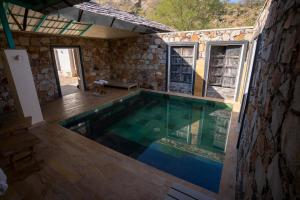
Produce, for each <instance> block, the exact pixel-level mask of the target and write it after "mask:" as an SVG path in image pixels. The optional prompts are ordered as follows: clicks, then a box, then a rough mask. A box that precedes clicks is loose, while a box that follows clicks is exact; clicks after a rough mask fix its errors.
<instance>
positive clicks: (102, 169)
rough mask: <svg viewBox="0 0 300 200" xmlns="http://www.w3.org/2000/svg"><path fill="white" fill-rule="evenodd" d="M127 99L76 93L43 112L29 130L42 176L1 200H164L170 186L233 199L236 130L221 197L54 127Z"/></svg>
mask: <svg viewBox="0 0 300 200" xmlns="http://www.w3.org/2000/svg"><path fill="white" fill-rule="evenodd" d="M128 93H129V92H128V91H127V90H119V89H109V90H108V91H107V94H105V95H103V96H100V97H99V96H94V95H93V94H92V93H75V94H71V95H67V96H64V97H63V98H62V99H59V100H57V101H55V102H52V103H50V104H48V105H47V106H45V107H44V108H43V114H44V118H45V121H46V122H45V123H44V124H41V125H39V126H35V127H34V128H32V129H31V130H30V131H31V132H32V133H33V134H35V135H36V136H37V137H38V138H39V139H40V140H41V141H42V142H41V144H40V145H39V146H38V148H37V149H38V152H37V157H38V158H40V159H42V160H43V161H44V162H43V164H42V170H41V171H39V172H35V173H33V174H31V175H30V176H29V177H27V178H26V179H25V180H22V181H19V182H14V183H12V184H10V185H9V189H8V192H7V194H6V196H4V198H3V199H9V200H10V199H14V200H18V199H30V200H31V199H51V200H55V199H72V200H75V199H118V200H119V199H164V198H165V195H166V194H167V192H168V190H169V187H170V186H172V185H173V184H174V183H176V184H181V185H184V186H185V187H188V188H191V189H193V190H196V191H199V192H202V193H203V194H205V195H208V196H209V197H211V198H218V197H219V199H231V198H232V195H233V194H234V191H233V189H234V177H232V176H234V168H235V167H234V166H235V163H234V160H235V152H234V149H235V144H234V143H235V140H236V134H235V131H234V129H232V130H231V133H230V135H229V137H230V139H229V145H230V146H231V147H228V148H227V150H228V152H229V153H227V155H226V158H225V166H224V169H223V170H225V171H226V174H224V173H223V176H222V181H221V182H222V183H221V189H220V195H217V194H215V193H212V192H209V191H207V190H205V189H203V188H200V187H198V186H195V185H193V184H191V183H188V182H186V181H183V180H181V179H178V178H176V177H174V176H172V175H169V174H166V173H164V172H162V171H160V170H158V169H155V168H153V167H151V166H148V165H146V164H144V163H141V162H139V161H137V160H134V159H131V158H129V157H127V156H125V155H122V154H120V153H118V152H115V151H113V150H111V149H109V148H107V147H105V146H103V145H100V144H98V143H96V142H94V141H92V140H89V139H87V138H85V137H83V136H80V135H79V134H75V133H73V132H72V131H70V130H67V129H65V128H63V127H61V126H59V125H58V124H57V122H58V121H60V120H62V119H66V118H68V117H71V116H74V115H76V114H78V113H81V112H83V111H86V110H89V109H91V108H93V107H95V106H96V105H100V104H103V103H106V102H109V101H111V100H112V99H116V98H119V97H121V96H124V95H127V94H128ZM232 121H235V120H232ZM233 127H234V128H235V126H233ZM195 170H197V169H195ZM9 178H10V177H9ZM0 199H1V197H0Z"/></svg>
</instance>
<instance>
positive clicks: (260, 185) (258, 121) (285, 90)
mask: <svg viewBox="0 0 300 200" xmlns="http://www.w3.org/2000/svg"><path fill="white" fill-rule="evenodd" d="M258 35H260V37H261V43H260V44H259V45H258V46H259V49H258V52H257V59H256V60H255V62H254V68H253V80H252V83H251V86H250V87H251V89H250V99H249V104H248V106H247V108H246V115H245V123H244V126H243V127H242V134H241V140H240V145H239V149H238V162H237V164H238V165H237V188H236V198H237V199H275V200H277V199H278V200H279V199H299V198H300V157H299V156H300V148H299V144H300V37H299V36H300V1H296V0H273V1H271V0H269V1H267V3H266V6H265V8H264V11H263V13H262V15H261V16H260V18H259V20H258V22H257V26H256V27H255V34H254V36H255V37H256V36H258Z"/></svg>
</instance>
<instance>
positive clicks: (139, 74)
mask: <svg viewBox="0 0 300 200" xmlns="http://www.w3.org/2000/svg"><path fill="white" fill-rule="evenodd" d="M252 33H253V29H252V28H251V27H248V28H232V29H211V30H199V31H182V32H171V33H162V34H151V35H144V36H141V37H138V38H130V39H128V38H126V39H116V40H112V41H110V48H111V52H112V60H111V78H112V79H117V80H122V81H138V82H139V84H140V85H141V86H142V87H145V88H150V89H155V90H166V68H167V43H168V42H195V43H198V60H197V62H196V77H195V87H194V94H195V95H197V96H201V95H202V86H203V80H204V67H205V66H204V65H205V57H206V55H205V51H206V42H208V41H242V40H246V41H249V40H250V39H251V37H252Z"/></svg>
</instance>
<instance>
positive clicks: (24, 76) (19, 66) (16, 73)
mask: <svg viewBox="0 0 300 200" xmlns="http://www.w3.org/2000/svg"><path fill="white" fill-rule="evenodd" d="M4 56H5V57H6V60H7V63H8V67H9V70H7V72H8V73H10V75H11V77H12V81H13V84H14V86H15V89H16V93H17V97H18V100H19V102H20V104H21V108H22V110H23V114H24V117H29V116H31V117H32V124H36V123H39V122H42V121H43V120H44V119H43V115H42V111H41V107H40V102H39V99H38V96H37V92H36V88H35V84H34V81H33V76H32V72H31V67H30V63H29V59H28V54H27V51H26V50H22V49H18V50H16V49H6V50H4Z"/></svg>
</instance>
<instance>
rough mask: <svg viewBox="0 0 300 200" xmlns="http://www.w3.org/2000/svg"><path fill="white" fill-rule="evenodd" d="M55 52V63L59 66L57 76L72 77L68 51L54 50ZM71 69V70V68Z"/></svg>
mask: <svg viewBox="0 0 300 200" xmlns="http://www.w3.org/2000/svg"><path fill="white" fill-rule="evenodd" d="M55 51H56V52H57V54H56V55H57V63H58V64H59V67H60V69H58V73H59V75H62V76H67V77H72V75H73V74H74V69H73V68H74V66H73V63H71V58H72V57H71V55H70V53H71V52H70V50H69V49H55ZM72 67H73V68H72Z"/></svg>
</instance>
